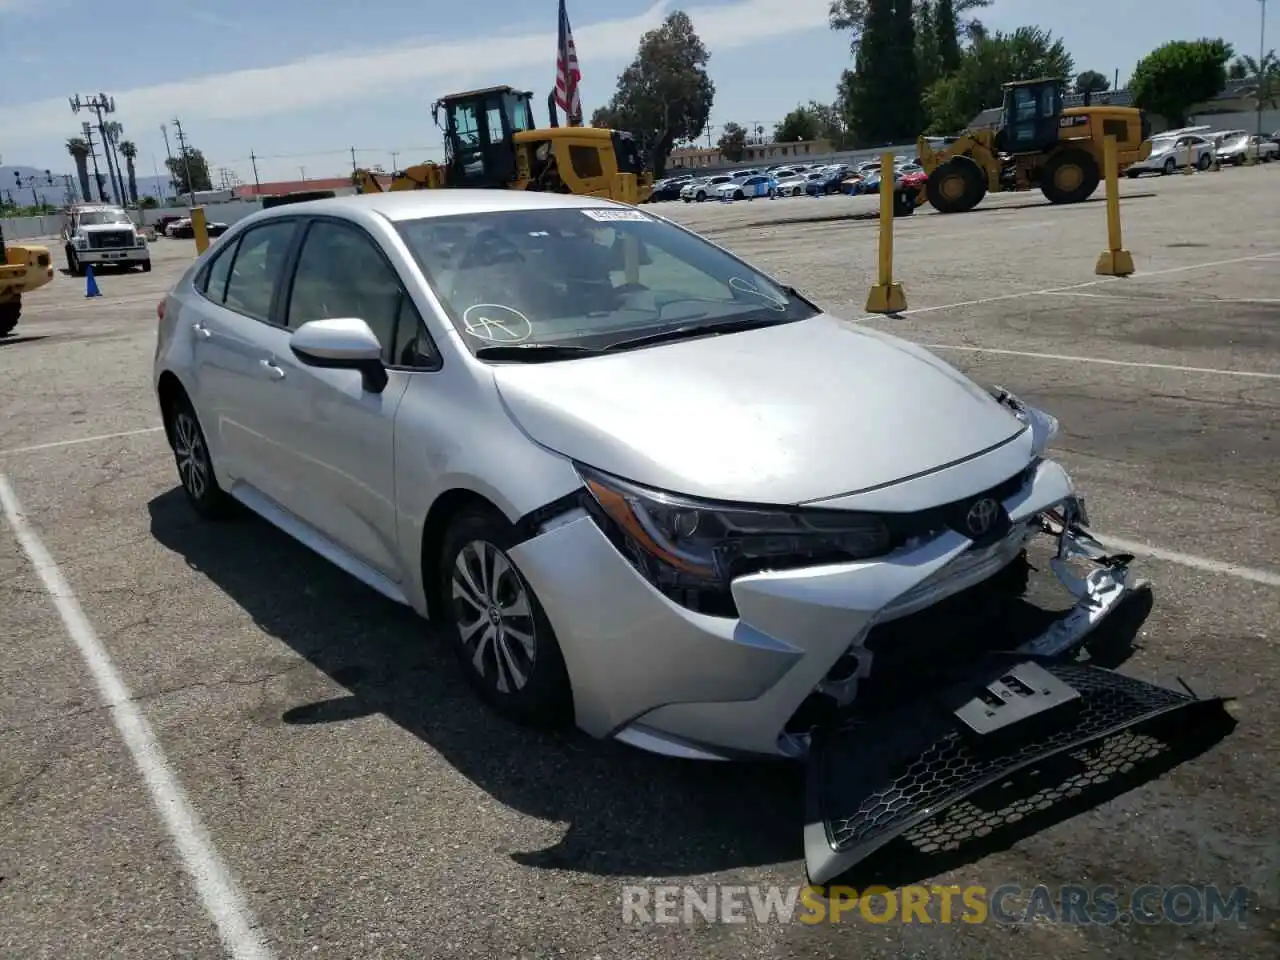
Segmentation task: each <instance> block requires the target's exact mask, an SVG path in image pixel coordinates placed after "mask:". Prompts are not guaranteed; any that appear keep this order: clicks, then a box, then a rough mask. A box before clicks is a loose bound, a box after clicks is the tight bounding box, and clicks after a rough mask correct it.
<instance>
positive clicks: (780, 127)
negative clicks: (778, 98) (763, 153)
mask: <svg viewBox="0 0 1280 960" xmlns="http://www.w3.org/2000/svg"><path fill="white" fill-rule="evenodd" d="M821 135H822V131H821V125H820V124H819V122H818V116H817V114H816V113H814V111H813V109H812V108H811V107H796V108H795V109H794V110H792V111H791V112H790V113H788V114H787V115H786V116H785V117H783V118H782V122H781V123H779V124H776V125H775V126H774V128H773V139H774V140H777V141H778V142H780V143H781V142H794V141H796V140H817V139H818V137H820V136H821Z"/></svg>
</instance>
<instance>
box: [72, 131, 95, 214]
mask: <svg viewBox="0 0 1280 960" xmlns="http://www.w3.org/2000/svg"><path fill="white" fill-rule="evenodd" d="M67 153H69V154H71V159H72V160H74V161H75V164H76V180H77V181H79V183H80V197H81V198H82V199H83V200H84V201H85V202H86V203H88V202H89V201H91V200H92V199H93V194H92V193H90V192H89V144H88V143H87V142H86V141H85V139H84V137H72V138H71V139H70V140H68V141H67Z"/></svg>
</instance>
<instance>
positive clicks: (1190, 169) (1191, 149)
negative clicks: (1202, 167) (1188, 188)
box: [1182, 143, 1196, 176]
mask: <svg viewBox="0 0 1280 960" xmlns="http://www.w3.org/2000/svg"><path fill="white" fill-rule="evenodd" d="M1195 155H1196V148H1195V144H1192V143H1188V144H1187V165H1186V166H1185V167H1183V168H1182V172H1183V174H1184V175H1185V176H1191V174H1193V173H1195V172H1196V165H1195V164H1194V163H1193V162H1192V161H1193V160H1194V159H1195Z"/></svg>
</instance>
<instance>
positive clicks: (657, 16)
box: [0, 0, 829, 143]
mask: <svg viewBox="0 0 1280 960" xmlns="http://www.w3.org/2000/svg"><path fill="white" fill-rule="evenodd" d="M7 3H8V4H12V3H13V0H0V9H2V8H3V7H4V5H5V4H7ZM672 5H673V4H672V0H658V2H657V3H655V4H654V5H653V6H652V7H650V8H649V9H648V10H647V11H645V12H644V13H642V14H640V15H639V16H637V17H630V18H626V19H622V20H606V21H601V22H598V23H592V24H582V25H575V26H574V41H575V43H576V45H577V48H578V54H579V57H580V58H581V59H582V61H583V64H584V69H585V68H586V67H588V66H589V65H590V64H591V63H592V62H596V61H601V62H608V61H619V60H629V59H630V58H631V57H632V56H634V55H635V50H636V44H637V41H638V40H639V37H640V34H642V33H643V32H644V31H646V30H649V29H652V28H653V27H655V26H657V25H658V24H659V23H661V21H662V18H663V17H664V16H665V15H666V13H667V11H668V8H670V7H671V6H672ZM828 6H829V0H739V2H736V3H727V4H723V5H720V6H713V7H691V8H688V10H687V12H688V14H689V16H690V17H691V18H692V19H693V23H694V27H695V29H696V30H697V31H698V35H699V36H700V37H701V38H702V39H703V41H704V42H705V43H706V44H707V46H708V48H709V49H710V50H711V51H712V54H713V61H712V63H713V66H714V53H715V51H717V50H723V49H726V48H732V47H741V46H747V45H749V44H753V43H757V42H759V41H763V40H767V39H769V38H771V37H776V36H779V35H782V34H787V33H797V32H800V31H804V30H810V29H813V28H815V27H821V26H824V25H825V24H826V23H827V10H828ZM554 50H555V33H554V31H551V30H548V31H546V32H542V33H535V34H523V35H511V36H502V35H499V36H492V35H490V36H487V37H479V38H476V39H474V40H458V41H452V42H432V43H419V44H417V45H407V46H406V45H399V46H391V47H386V48H384V49H380V50H368V51H361V52H358V53H334V54H326V55H323V56H317V57H310V58H307V59H303V60H299V61H296V62H293V63H286V64H281V65H280V66H275V67H265V68H257V69H250V70H236V71H233V72H231V73H223V74H213V75H207V76H202V77H195V78H191V79H187V80H177V81H172V82H168V83H161V84H156V85H154V86H148V87H138V88H135V89H132V90H122V91H117V92H116V93H115V94H114V96H115V98H116V103H117V104H118V105H119V109H120V114H121V116H122V117H125V116H127V118H128V121H129V123H130V124H131V125H137V126H143V125H150V124H156V123H161V122H164V121H166V120H167V119H169V118H170V117H173V116H175V115H176V116H181V117H182V118H183V120H184V121H185V120H187V119H188V118H189V119H191V120H200V119H203V120H236V119H246V118H250V117H265V116H271V115H276V114H282V113H289V112H291V111H294V110H303V109H307V108H311V107H318V106H324V105H333V104H338V103H355V102H359V101H361V100H364V99H366V98H368V97H369V96H370V95H372V94H377V93H379V92H387V91H392V90H395V89H397V88H398V89H400V90H403V89H404V88H405V87H406V86H407V85H409V84H413V83H416V82H418V81H422V80H430V81H432V83H431V84H430V88H431V89H435V88H436V87H437V86H439V87H440V88H441V89H443V88H444V87H445V86H448V83H447V82H446V79H445V78H449V77H454V78H465V77H468V76H475V75H477V74H478V73H480V72H483V73H484V75H485V76H491V77H493V78H496V79H495V80H494V82H498V81H499V80H500V79H501V77H502V76H503V75H508V74H511V73H513V72H515V71H517V70H520V69H522V68H529V67H535V66H539V65H544V64H546V63H548V61H552V60H553V58H554ZM478 64H484V65H488V66H486V67H485V69H484V70H483V71H480V70H479V68H478V66H477V65H478ZM548 72H550V71H548ZM610 85H612V84H610ZM66 112H67V104H66V100H65V98H63V97H55V98H50V99H48V100H41V101H37V102H35V103H28V104H24V105H20V106H14V107H5V108H0V130H4V131H5V132H6V133H5V136H6V140H7V141H8V142H10V143H36V142H40V141H48V140H49V139H50V138H57V139H58V140H59V141H60V140H61V138H62V137H63V136H65V133H66V127H67V122H66Z"/></svg>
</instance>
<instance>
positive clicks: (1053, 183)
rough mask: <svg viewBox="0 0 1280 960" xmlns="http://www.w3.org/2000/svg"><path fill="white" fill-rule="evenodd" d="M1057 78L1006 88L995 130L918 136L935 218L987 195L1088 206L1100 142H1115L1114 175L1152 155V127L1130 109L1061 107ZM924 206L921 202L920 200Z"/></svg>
mask: <svg viewBox="0 0 1280 960" xmlns="http://www.w3.org/2000/svg"><path fill="white" fill-rule="evenodd" d="M1062 88H1063V83H1062V81H1060V80H1056V79H1043V78H1042V79H1039V80H1021V81H1018V82H1016V83H1006V84H1005V85H1004V87H1003V91H1004V97H1003V103H1002V105H1001V118H1000V125H999V127H997V128H996V129H995V130H975V131H969V132H967V133H964V134H962V135H960V136H959V137H947V138H936V137H921V138H920V139H919V141H918V143H917V151H918V154H919V158H920V165H921V166H922V167H923V168H924V170H925V173H927V174H928V177H929V179H928V181H927V183H926V185H925V197H927V199H928V201H929V203H930V204H931V205H932V206H933V208H934V209H935V210H937V211H938V212H939V213H966V212H967V211H969V210H972V209H973V208H974V207H976V206H977V205H978V204H979V203H980V202H981V201H982V198H983V197H985V196H986V195H987V194H988V193H995V192H997V191H1000V190H1030V189H1032V188H1033V187H1038V188H1039V189H1040V192H1041V193H1043V194H1044V196H1045V199H1047V200H1048V201H1049V202H1051V203H1080V202H1082V201H1084V200H1088V199H1089V198H1090V197H1091V196H1093V193H1094V191H1095V190H1097V188H1098V184H1099V183H1100V182H1101V181H1102V179H1103V176H1104V171H1103V166H1102V162H1103V161H1102V147H1103V138H1104V137H1107V136H1114V137H1115V138H1116V160H1117V165H1118V167H1119V170H1118V172H1119V173H1123V172H1124V171H1125V168H1126V167H1128V166H1130V165H1131V164H1134V163H1137V162H1138V161H1140V160H1145V159H1146V158H1147V157H1148V156H1149V155H1150V153H1151V144H1150V142H1149V140H1148V139H1147V138H1148V136H1149V134H1150V122H1149V121H1148V120H1147V118H1146V116H1145V115H1144V114H1143V113H1142V111H1141V110H1138V109H1136V108H1134V107H1117V106H1111V105H1092V104H1090V103H1089V98H1088V97H1086V98H1085V103H1084V105H1083V106H1078V107H1065V108H1064V107H1063V104H1062V97H1063V89H1062ZM922 199H923V198H922Z"/></svg>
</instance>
